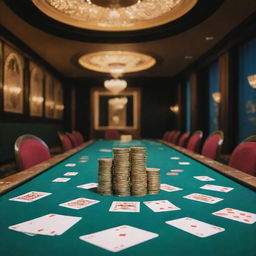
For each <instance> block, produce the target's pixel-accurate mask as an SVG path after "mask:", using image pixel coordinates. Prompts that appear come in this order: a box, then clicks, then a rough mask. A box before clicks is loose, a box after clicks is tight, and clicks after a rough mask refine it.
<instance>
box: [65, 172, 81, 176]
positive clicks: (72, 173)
mask: <svg viewBox="0 0 256 256" xmlns="http://www.w3.org/2000/svg"><path fill="white" fill-rule="evenodd" d="M77 174H78V172H66V173H65V174H64V176H76V175H77Z"/></svg>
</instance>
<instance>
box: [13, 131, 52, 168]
mask: <svg viewBox="0 0 256 256" xmlns="http://www.w3.org/2000/svg"><path fill="white" fill-rule="evenodd" d="M14 150H15V158H16V162H17V166H18V168H19V170H25V169H28V168H30V167H32V166H34V165H37V164H39V163H41V162H43V161H46V160H48V159H50V157H51V154H50V151H49V148H48V146H47V144H46V143H45V142H44V141H43V140H41V139H40V138H38V137H36V136H34V135H31V134H25V135H22V136H20V137H18V138H17V140H16V141H15V145H14Z"/></svg>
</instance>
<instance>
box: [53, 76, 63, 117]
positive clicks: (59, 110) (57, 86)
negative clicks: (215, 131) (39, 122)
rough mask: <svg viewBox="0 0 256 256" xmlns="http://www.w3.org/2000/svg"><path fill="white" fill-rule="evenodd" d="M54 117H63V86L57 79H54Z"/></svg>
mask: <svg viewBox="0 0 256 256" xmlns="http://www.w3.org/2000/svg"><path fill="white" fill-rule="evenodd" d="M54 102H55V107H54V119H62V118H63V110H64V105H63V88H62V85H61V83H60V81H58V80H57V79H54Z"/></svg>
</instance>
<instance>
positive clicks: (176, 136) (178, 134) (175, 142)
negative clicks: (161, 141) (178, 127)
mask: <svg viewBox="0 0 256 256" xmlns="http://www.w3.org/2000/svg"><path fill="white" fill-rule="evenodd" d="M179 137H180V131H176V132H175V133H174V135H173V136H172V143H173V144H177V142H178V139H179Z"/></svg>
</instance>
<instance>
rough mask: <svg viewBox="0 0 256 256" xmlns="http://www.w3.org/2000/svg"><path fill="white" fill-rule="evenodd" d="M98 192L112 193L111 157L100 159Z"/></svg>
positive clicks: (103, 193)
mask: <svg viewBox="0 0 256 256" xmlns="http://www.w3.org/2000/svg"><path fill="white" fill-rule="evenodd" d="M98 162H99V169H98V193H99V194H101V195H112V165H113V160H112V159H111V158H101V159H99V160H98Z"/></svg>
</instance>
